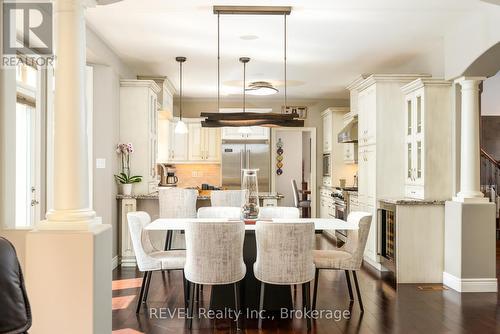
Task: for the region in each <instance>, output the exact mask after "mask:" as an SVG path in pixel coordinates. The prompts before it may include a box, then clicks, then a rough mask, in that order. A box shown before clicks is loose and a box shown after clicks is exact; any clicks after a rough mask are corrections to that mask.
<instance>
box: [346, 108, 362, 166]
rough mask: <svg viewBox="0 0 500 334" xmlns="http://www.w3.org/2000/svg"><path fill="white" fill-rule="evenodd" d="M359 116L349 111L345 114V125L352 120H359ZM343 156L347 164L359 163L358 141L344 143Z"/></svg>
mask: <svg viewBox="0 0 500 334" xmlns="http://www.w3.org/2000/svg"><path fill="white" fill-rule="evenodd" d="M357 118H358V116H357V115H355V114H353V113H352V112H349V113H347V114H345V115H344V126H346V125H347V124H349V123H350V122H352V121H356V122H357ZM342 146H343V150H344V151H343V157H344V163H345V164H356V163H358V143H343V144H342Z"/></svg>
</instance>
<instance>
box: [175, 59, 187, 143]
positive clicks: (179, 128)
mask: <svg viewBox="0 0 500 334" xmlns="http://www.w3.org/2000/svg"><path fill="white" fill-rule="evenodd" d="M175 60H176V61H177V62H178V63H179V87H180V88H179V121H178V122H177V124H176V125H175V129H174V132H175V133H187V132H188V129H187V126H186V123H184V121H183V120H182V63H184V62H185V61H186V57H175Z"/></svg>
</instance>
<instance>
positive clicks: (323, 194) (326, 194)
mask: <svg viewBox="0 0 500 334" xmlns="http://www.w3.org/2000/svg"><path fill="white" fill-rule="evenodd" d="M319 193H320V196H319V198H320V206H319V218H332V217H333V216H332V213H333V211H334V208H333V205H334V204H333V198H332V191H331V190H328V189H326V188H321V189H320V192H319Z"/></svg>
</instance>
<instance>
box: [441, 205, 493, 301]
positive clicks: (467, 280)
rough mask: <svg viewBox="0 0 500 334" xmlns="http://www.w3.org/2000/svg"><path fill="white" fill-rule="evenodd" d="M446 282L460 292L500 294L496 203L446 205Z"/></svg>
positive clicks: (444, 273) (444, 281) (444, 276)
mask: <svg viewBox="0 0 500 334" xmlns="http://www.w3.org/2000/svg"><path fill="white" fill-rule="evenodd" d="M444 238H445V240H444V272H443V283H444V284H445V285H447V286H449V287H450V288H452V289H454V290H456V291H459V292H496V291H497V290H498V283H497V278H496V240H495V204H493V203H489V202H486V203H478V202H476V203H471V202H458V201H447V202H446V204H445V234H444Z"/></svg>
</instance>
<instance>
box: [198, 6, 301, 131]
mask: <svg viewBox="0 0 500 334" xmlns="http://www.w3.org/2000/svg"><path fill="white" fill-rule="evenodd" d="M213 11H214V14H216V15H217V109H218V110H217V111H220V16H221V15H281V16H283V23H284V47H283V49H284V55H283V63H284V79H285V80H284V81H285V87H284V103H285V107H286V106H287V76H286V69H287V68H286V51H287V43H286V42H287V30H286V28H287V23H286V17H287V16H288V15H290V13H291V12H292V7H289V6H214V7H213ZM242 59H243V60H242ZM247 59H248V60H247ZM244 60H246V61H244ZM249 60H250V59H249V58H245V57H243V58H240V61H241V62H243V63H244V64H246V63H247V62H248V61H249ZM243 81H244V87H243V112H240V113H220V112H216V113H206V112H204V113H201V117H205V120H204V121H202V122H201V126H202V127H207V128H214V127H215V128H217V127H225V126H228V127H247V126H265V127H303V126H304V120H301V119H298V118H299V115H298V114H275V113H251V112H245V89H246V87H245V79H244V80H243Z"/></svg>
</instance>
